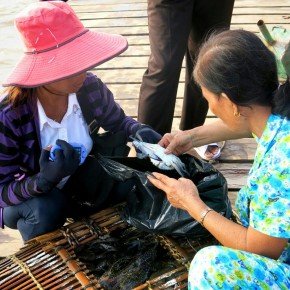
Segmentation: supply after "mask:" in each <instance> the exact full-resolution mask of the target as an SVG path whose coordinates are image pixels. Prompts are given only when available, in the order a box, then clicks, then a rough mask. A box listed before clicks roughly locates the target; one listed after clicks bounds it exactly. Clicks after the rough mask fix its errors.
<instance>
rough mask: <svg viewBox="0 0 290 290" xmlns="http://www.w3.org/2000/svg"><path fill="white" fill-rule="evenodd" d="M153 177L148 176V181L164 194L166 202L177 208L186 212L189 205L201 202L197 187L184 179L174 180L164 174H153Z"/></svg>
mask: <svg viewBox="0 0 290 290" xmlns="http://www.w3.org/2000/svg"><path fill="white" fill-rule="evenodd" d="M153 175H154V177H155V178H154V177H151V176H150V175H148V179H149V181H150V182H151V183H152V184H153V185H154V186H156V187H157V188H159V189H161V190H163V191H164V192H165V193H166V196H167V199H168V201H169V202H170V203H171V204H172V205H173V206H174V207H177V208H181V209H183V210H188V208H189V205H190V204H191V205H192V204H193V203H195V202H197V201H201V200H200V197H199V194H198V190H197V187H196V186H195V185H194V183H193V182H192V181H191V180H189V179H186V178H179V179H174V178H170V177H168V176H166V175H164V174H160V173H156V172H153Z"/></svg>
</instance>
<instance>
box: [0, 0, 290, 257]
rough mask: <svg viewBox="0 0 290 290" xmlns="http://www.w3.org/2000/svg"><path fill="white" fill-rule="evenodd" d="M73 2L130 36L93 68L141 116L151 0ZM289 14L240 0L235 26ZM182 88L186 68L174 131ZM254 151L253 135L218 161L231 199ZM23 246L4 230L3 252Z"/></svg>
mask: <svg viewBox="0 0 290 290" xmlns="http://www.w3.org/2000/svg"><path fill="white" fill-rule="evenodd" d="M69 3H70V4H71V5H72V6H73V8H74V9H75V11H76V12H77V14H78V16H79V17H80V18H81V19H82V21H83V23H84V25H85V26H86V27H89V28H90V29H92V30H96V31H103V32H110V33H118V34H122V35H124V36H126V38H127V39H128V42H129V48H128V50H127V51H126V52H125V53H123V54H122V55H121V56H119V57H116V58H115V59H113V60H111V61H109V62H107V63H105V64H103V65H101V66H99V67H98V68H97V69H96V70H94V71H95V72H96V73H97V75H98V76H99V77H101V78H102V80H103V81H104V82H106V83H107V84H108V86H109V88H110V89H111V91H112V92H113V93H114V95H115V98H116V100H117V101H118V102H119V103H120V105H121V106H122V107H123V109H124V110H125V111H126V113H127V114H128V115H131V116H133V117H134V118H136V116H137V104H138V94H139V88H140V84H141V79H142V75H143V73H144V71H145V69H146V66H147V61H148V56H149V52H150V47H149V39H148V28H147V12H146V5H147V2H146V0H139V1H138V0H71V1H69ZM289 17H290V0H274V1H272V0H236V2H235V6H234V11H233V17H232V26H231V27H232V29H236V28H243V29H248V30H250V31H253V32H255V33H258V28H257V25H256V23H257V21H258V20H259V19H263V20H264V21H265V23H267V24H268V27H269V28H271V27H272V26H275V25H283V26H284V27H286V28H288V29H290V19H289ZM183 87H184V72H183V71H182V74H181V78H180V84H179V88H178V93H177V103H176V109H175V117H174V122H173V129H174V130H176V129H178V125H179V120H180V114H181V107H182V95H183ZM214 119H215V117H214V116H213V114H212V113H211V112H209V113H208V116H207V120H206V122H211V121H212V120H214ZM255 149H256V144H255V142H254V140H253V139H243V140H235V141H228V142H227V143H226V146H225V148H224V150H223V152H222V155H221V158H220V162H219V163H216V164H215V166H216V167H217V168H218V169H219V170H221V172H223V174H224V175H225V176H226V178H227V180H228V183H229V189H230V198H231V200H232V202H233V201H234V199H235V197H236V193H237V190H238V189H239V188H240V187H241V186H242V185H243V184H245V181H246V175H247V173H248V170H249V168H250V166H251V162H252V160H253V157H254V152H255ZM21 245H22V241H21V239H20V235H19V233H18V231H14V230H10V229H8V228H6V229H5V230H3V231H1V232H0V256H6V255H9V254H12V253H15V252H16V251H18V249H19V247H20V246H21Z"/></svg>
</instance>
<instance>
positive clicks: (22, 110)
mask: <svg viewBox="0 0 290 290" xmlns="http://www.w3.org/2000/svg"><path fill="white" fill-rule="evenodd" d="M84 93H85V96H87V98H88V100H87V101H88V103H89V106H90V107H91V108H92V110H93V114H94V117H95V118H96V120H98V122H99V124H97V125H98V126H100V127H102V128H103V129H104V130H106V131H112V132H117V131H121V130H123V131H125V132H126V134H127V136H129V135H130V134H132V132H134V131H136V126H139V123H138V122H137V121H135V120H134V119H133V118H131V117H129V116H126V115H125V113H124V111H123V110H122V109H121V108H120V106H119V105H118V104H117V103H116V102H115V101H114V97H113V94H112V93H111V91H110V90H109V89H108V88H107V87H106V85H105V84H104V83H102V81H101V80H100V79H99V78H97V77H96V76H95V75H93V74H92V73H87V78H86V80H85V82H84V84H83V86H82V88H81V89H80V90H79V91H78V92H77V97H78V98H79V97H80V94H82V97H83V96H84ZM1 105H2V106H1V109H0V225H2V224H3V218H2V214H3V208H4V207H8V206H13V205H16V204H20V203H22V202H23V201H25V200H27V199H29V198H32V197H33V196H35V195H38V194H39V191H38V190H37V189H36V178H35V177H36V175H37V174H38V172H39V163H38V161H39V157H40V152H41V148H40V144H41V143H40V130H39V119H38V113H37V105H36V99H33V100H27V101H26V102H25V103H23V104H21V105H19V106H17V107H12V106H11V104H4V103H3V101H2V104H1ZM24 169H25V170H24ZM25 171H26V172H27V174H24V172H25Z"/></svg>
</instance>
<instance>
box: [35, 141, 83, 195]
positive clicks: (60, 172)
mask: <svg viewBox="0 0 290 290" xmlns="http://www.w3.org/2000/svg"><path fill="white" fill-rule="evenodd" d="M56 144H57V145H59V146H60V147H61V149H58V150H56V151H55V160H54V161H51V160H50V159H49V154H50V152H49V150H47V149H42V152H41V156H40V159H39V167H40V172H39V173H38V180H37V187H38V188H39V189H40V190H42V191H43V192H47V191H49V190H50V189H51V188H52V187H53V186H54V185H56V184H57V183H58V182H60V181H61V179H62V178H64V177H66V176H69V175H71V174H73V173H74V172H75V171H76V170H77V168H78V166H79V162H80V160H79V155H78V153H77V152H76V151H75V150H74V148H73V147H72V146H71V145H70V144H69V143H67V142H66V141H64V140H57V141H56ZM48 149H49V148H48Z"/></svg>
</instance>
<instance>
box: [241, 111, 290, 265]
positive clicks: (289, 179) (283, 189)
mask: <svg viewBox="0 0 290 290" xmlns="http://www.w3.org/2000/svg"><path fill="white" fill-rule="evenodd" d="M257 141H258V147H257V152H256V155H255V160H254V163H253V166H252V168H251V170H250V173H249V177H248V180H247V185H246V186H245V187H243V188H242V189H241V190H240V192H239V194H238V197H237V200H236V209H237V213H238V215H239V218H240V220H241V222H242V224H243V226H245V227H249V226H251V227H252V228H254V229H256V230H257V231H259V232H262V233H264V234H266V235H269V236H272V237H278V238H288V239H289V242H288V244H287V246H286V247H285V249H284V251H283V252H282V254H281V256H280V258H279V261H281V262H285V263H287V264H290V120H287V118H281V117H279V116H277V115H271V116H270V117H269V119H268V122H267V125H266V128H265V130H264V132H263V134H262V136H261V138H260V139H257Z"/></svg>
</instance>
